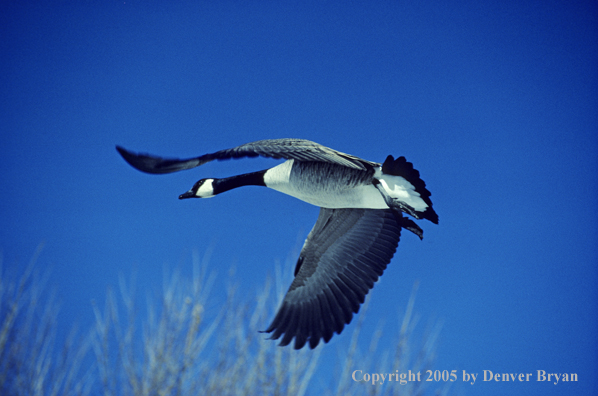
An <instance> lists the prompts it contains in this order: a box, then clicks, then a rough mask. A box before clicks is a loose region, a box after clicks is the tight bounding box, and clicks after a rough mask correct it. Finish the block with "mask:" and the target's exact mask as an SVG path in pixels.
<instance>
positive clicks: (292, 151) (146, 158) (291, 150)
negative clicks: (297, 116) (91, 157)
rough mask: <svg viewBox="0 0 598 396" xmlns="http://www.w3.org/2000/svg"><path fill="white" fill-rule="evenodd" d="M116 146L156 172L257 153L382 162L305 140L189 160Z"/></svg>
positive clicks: (365, 165) (359, 165)
mask: <svg viewBox="0 0 598 396" xmlns="http://www.w3.org/2000/svg"><path fill="white" fill-rule="evenodd" d="M116 149H117V150H118V152H119V153H120V155H122V157H123V158H124V159H125V161H127V162H128V163H129V164H130V165H131V166H132V167H134V168H136V169H138V170H140V171H142V172H146V173H153V174H161V173H171V172H178V171H181V170H185V169H191V168H195V167H196V166H200V165H203V164H205V163H206V162H210V161H213V160H226V159H230V158H243V157H258V156H262V157H268V158H275V159H281V158H284V159H287V160H289V159H294V160H297V161H318V162H330V163H334V164H338V165H343V166H347V167H349V168H353V169H362V170H366V169H369V168H371V167H376V166H380V164H379V163H376V162H370V161H366V160H364V159H361V158H358V157H355V156H353V155H349V154H345V153H341V152H340V151H336V150H333V149H331V148H328V147H326V146H322V145H321V144H318V143H315V142H312V141H309V140H304V139H268V140H259V141H257V142H252V143H247V144H243V145H241V146H237V147H234V148H231V149H227V150H221V151H217V152H215V153H211V154H205V155H201V156H199V157H195V158H189V159H175V158H161V157H156V156H153V155H149V154H137V153H133V152H131V151H128V150H126V149H124V148H122V147H120V146H116Z"/></svg>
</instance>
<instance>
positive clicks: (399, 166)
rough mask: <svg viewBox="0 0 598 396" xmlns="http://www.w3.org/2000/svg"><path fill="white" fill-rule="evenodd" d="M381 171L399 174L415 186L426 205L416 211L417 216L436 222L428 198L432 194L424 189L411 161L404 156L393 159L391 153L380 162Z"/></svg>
mask: <svg viewBox="0 0 598 396" xmlns="http://www.w3.org/2000/svg"><path fill="white" fill-rule="evenodd" d="M382 172H383V173H385V174H387V175H392V176H400V177H402V178H404V179H405V180H407V181H408V182H409V183H411V184H412V185H413V187H415V191H417V192H418V193H419V195H420V197H421V199H423V200H424V202H425V203H426V205H428V207H427V208H426V210H425V211H424V212H417V214H418V215H419V216H418V217H419V218H420V219H427V220H430V221H431V222H432V223H434V224H438V215H437V214H436V212H435V211H434V209H433V208H432V201H431V200H430V195H432V194H431V193H430V191H428V190H427V189H426V183H424V181H423V180H422V179H421V178H420V177H419V172H418V171H417V170H416V169H413V164H412V163H411V162H407V160H406V159H405V157H399V158H397V159H396V160H395V159H394V158H393V157H392V155H389V156H388V157H386V160H385V161H384V163H383V164H382Z"/></svg>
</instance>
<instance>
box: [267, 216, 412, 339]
mask: <svg viewBox="0 0 598 396" xmlns="http://www.w3.org/2000/svg"><path fill="white" fill-rule="evenodd" d="M403 220H407V221H408V219H403V218H402V216H401V215H400V214H399V215H398V216H397V214H395V213H393V211H392V210H390V209H386V210H380V209H378V210H375V209H327V208H321V209H320V215H319V217H318V220H317V222H316V224H315V225H314V228H313V229H312V230H311V232H310V233H309V235H308V236H307V239H306V241H305V244H304V245H303V249H301V253H300V255H299V260H298V261H297V268H296V269H295V279H294V280H293V282H292V283H291V287H290V288H289V290H288V292H287V294H286V296H285V297H284V300H283V301H282V304H281V306H280V308H279V309H278V312H277V313H276V316H275V318H274V320H273V321H272V324H270V326H269V327H268V329H267V330H265V331H266V332H268V333H271V332H274V333H273V334H272V336H271V338H272V339H278V338H279V337H280V336H283V337H282V340H281V342H280V345H283V346H284V345H288V344H289V343H290V342H291V341H292V339H293V338H295V349H300V348H302V347H303V346H304V345H305V344H306V342H308V341H309V346H310V348H315V347H316V346H317V345H318V343H319V342H320V339H324V342H328V341H329V340H330V338H332V335H333V333H335V332H336V333H338V334H340V333H341V331H342V330H343V328H344V326H345V324H348V323H350V322H351V319H352V318H353V313H357V312H358V311H359V307H360V305H361V304H362V303H363V301H364V299H365V296H366V294H367V293H368V292H369V290H370V289H371V288H372V287H374V282H376V281H377V280H378V277H379V276H381V275H382V273H383V272H384V270H385V269H386V266H387V264H388V263H389V262H390V259H391V258H392V256H393V255H394V253H395V251H396V249H397V246H398V244H399V239H400V236H401V227H402V225H403ZM411 223H412V222H411ZM408 224H409V223H405V225H408Z"/></svg>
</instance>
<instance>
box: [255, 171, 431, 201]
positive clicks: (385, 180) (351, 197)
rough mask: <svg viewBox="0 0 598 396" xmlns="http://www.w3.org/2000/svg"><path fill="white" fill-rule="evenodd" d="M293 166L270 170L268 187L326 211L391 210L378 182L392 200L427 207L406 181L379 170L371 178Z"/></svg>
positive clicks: (364, 174) (362, 174) (358, 172)
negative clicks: (373, 181) (343, 209)
mask: <svg viewBox="0 0 598 396" xmlns="http://www.w3.org/2000/svg"><path fill="white" fill-rule="evenodd" d="M293 162H294V161H293V160H289V161H286V162H284V163H282V164H280V165H278V166H276V167H274V168H272V169H270V170H269V171H268V172H267V173H266V175H264V181H265V183H266V185H267V186H268V187H269V188H271V189H273V190H276V191H279V192H281V193H283V194H287V195H290V196H292V197H295V198H297V199H300V200H302V201H305V202H307V203H310V204H312V205H316V206H319V207H323V208H330V209H340V208H362V209H388V205H387V204H386V202H385V201H384V198H383V197H382V194H381V193H380V191H378V190H377V189H376V187H374V185H373V184H372V180H373V179H374V178H376V179H378V180H379V181H380V183H381V186H382V187H383V188H384V189H385V191H386V193H387V194H388V195H389V196H390V197H391V198H392V199H397V200H399V201H401V202H404V203H406V204H408V205H410V206H411V207H413V208H414V209H415V210H422V211H423V210H425V208H426V206H427V205H426V204H425V202H424V201H423V200H422V199H421V197H420V195H419V193H417V192H416V191H415V190H414V188H413V186H412V185H411V184H410V183H409V182H407V181H406V180H405V179H404V178H402V177H400V176H391V175H384V174H382V172H381V170H380V169H379V168H378V169H376V171H375V174H371V173H370V174H368V173H366V172H363V171H360V170H353V169H347V168H345V167H342V166H339V165H333V164H326V165H325V166H324V165H322V164H314V163H304V164H303V166H302V167H301V168H300V169H297V168H293Z"/></svg>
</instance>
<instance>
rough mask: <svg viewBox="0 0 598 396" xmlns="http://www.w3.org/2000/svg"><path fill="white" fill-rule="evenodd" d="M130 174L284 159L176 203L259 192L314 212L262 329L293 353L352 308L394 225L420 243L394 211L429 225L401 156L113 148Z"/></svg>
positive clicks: (327, 334) (392, 239) (393, 245)
mask: <svg viewBox="0 0 598 396" xmlns="http://www.w3.org/2000/svg"><path fill="white" fill-rule="evenodd" d="M116 149H117V150H118V152H119V153H120V154H121V155H122V157H123V158H124V159H125V161H127V162H128V163H129V164H130V165H131V166H133V167H134V168H136V169H138V170H140V171H142V172H146V173H153V174H162V173H171V172H177V171H180V170H185V169H191V168H194V167H196V166H200V165H203V164H205V163H206V162H209V161H213V160H226V159H230V158H242V157H257V156H262V157H269V158H275V159H280V158H283V159H286V161H285V162H283V163H282V164H280V165H277V166H275V167H273V168H270V169H265V170H262V171H259V172H253V173H247V174H243V175H238V176H232V177H228V178H223V179H214V178H210V179H201V180H199V181H198V182H196V183H195V184H194V185H193V187H192V188H191V189H190V190H189V191H187V192H186V193H183V194H181V195H180V196H179V199H185V198H209V197H213V196H215V195H218V194H220V193H223V192H225V191H228V190H231V189H233V188H237V187H241V186H247V185H255V186H265V187H269V188H271V189H274V190H276V191H280V192H282V193H285V194H288V195H291V196H293V197H296V198H298V199H300V200H303V201H305V202H308V203H311V204H313V205H316V206H319V207H320V214H319V217H318V219H317V221H316V224H315V225H314V227H313V229H312V230H311V232H310V233H309V235H308V236H307V239H306V240H305V244H304V245H303V248H302V249H301V253H300V254H299V259H298V260H297V265H296V267H295V278H294V280H293V282H292V283H291V286H290V288H289V290H288V291H287V294H286V295H285V297H284V300H283V301H282V304H281V306H280V308H279V309H278V312H277V313H276V315H275V317H274V320H273V321H272V323H271V324H270V326H269V327H268V328H267V329H266V330H265V332H267V333H273V334H272V335H271V337H270V338H271V339H274V340H276V339H278V338H280V337H281V336H282V340H281V341H280V345H282V346H285V345H288V344H289V343H290V342H291V341H292V340H293V338H295V345H294V347H295V349H301V348H303V346H304V345H305V344H306V343H307V342H309V346H310V348H312V349H313V348H315V347H316V346H317V345H318V343H319V342H320V340H321V339H323V340H324V342H328V341H330V339H331V338H332V336H333V334H334V333H337V334H340V333H341V332H342V331H343V328H344V326H345V324H349V323H350V322H351V319H352V318H353V313H357V312H358V311H359V307H360V305H361V304H362V303H363V302H364V299H365V296H366V294H367V293H368V292H369V290H370V289H371V288H373V287H374V282H376V281H377V280H378V277H379V276H381V275H382V273H383V272H384V270H385V269H386V266H387V265H388V263H389V262H390V260H391V258H392V256H393V255H394V253H395V251H396V249H397V246H398V244H399V238H400V235H401V228H405V229H407V230H409V231H411V232H413V233H415V234H416V235H417V236H419V237H420V238H423V231H422V229H421V228H420V227H419V226H418V225H416V224H415V223H414V222H413V221H412V220H410V219H408V218H406V217H404V216H403V215H402V212H404V213H407V214H409V215H410V216H413V217H414V218H416V219H427V220H429V221H431V222H433V223H435V224H438V215H437V214H436V212H435V211H434V209H433V208H432V202H431V201H430V192H429V191H428V190H427V189H426V187H425V186H426V185H425V183H424V181H423V180H422V179H420V177H419V172H418V171H417V170H415V169H413V165H412V164H411V163H409V162H407V161H406V160H405V158H404V157H399V158H398V159H396V160H395V159H393V157H392V156H390V155H389V156H388V157H387V158H386V160H385V161H384V163H383V164H379V163H376V162H370V161H366V160H363V159H361V158H358V157H354V156H352V155H349V154H344V153H341V152H338V151H336V150H333V149H330V148H328V147H325V146H322V145H320V144H318V143H314V142H311V141H309V140H303V139H272V140H260V141H257V142H253V143H247V144H244V145H241V146H238V147H234V148H231V149H228V150H221V151H217V152H215V153H212V154H205V155H202V156H199V157H196V158H190V159H184V160H180V159H166V158H160V157H156V156H152V155H147V154H135V153H133V152H130V151H127V150H125V149H124V148H122V147H119V146H117V147H116Z"/></svg>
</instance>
